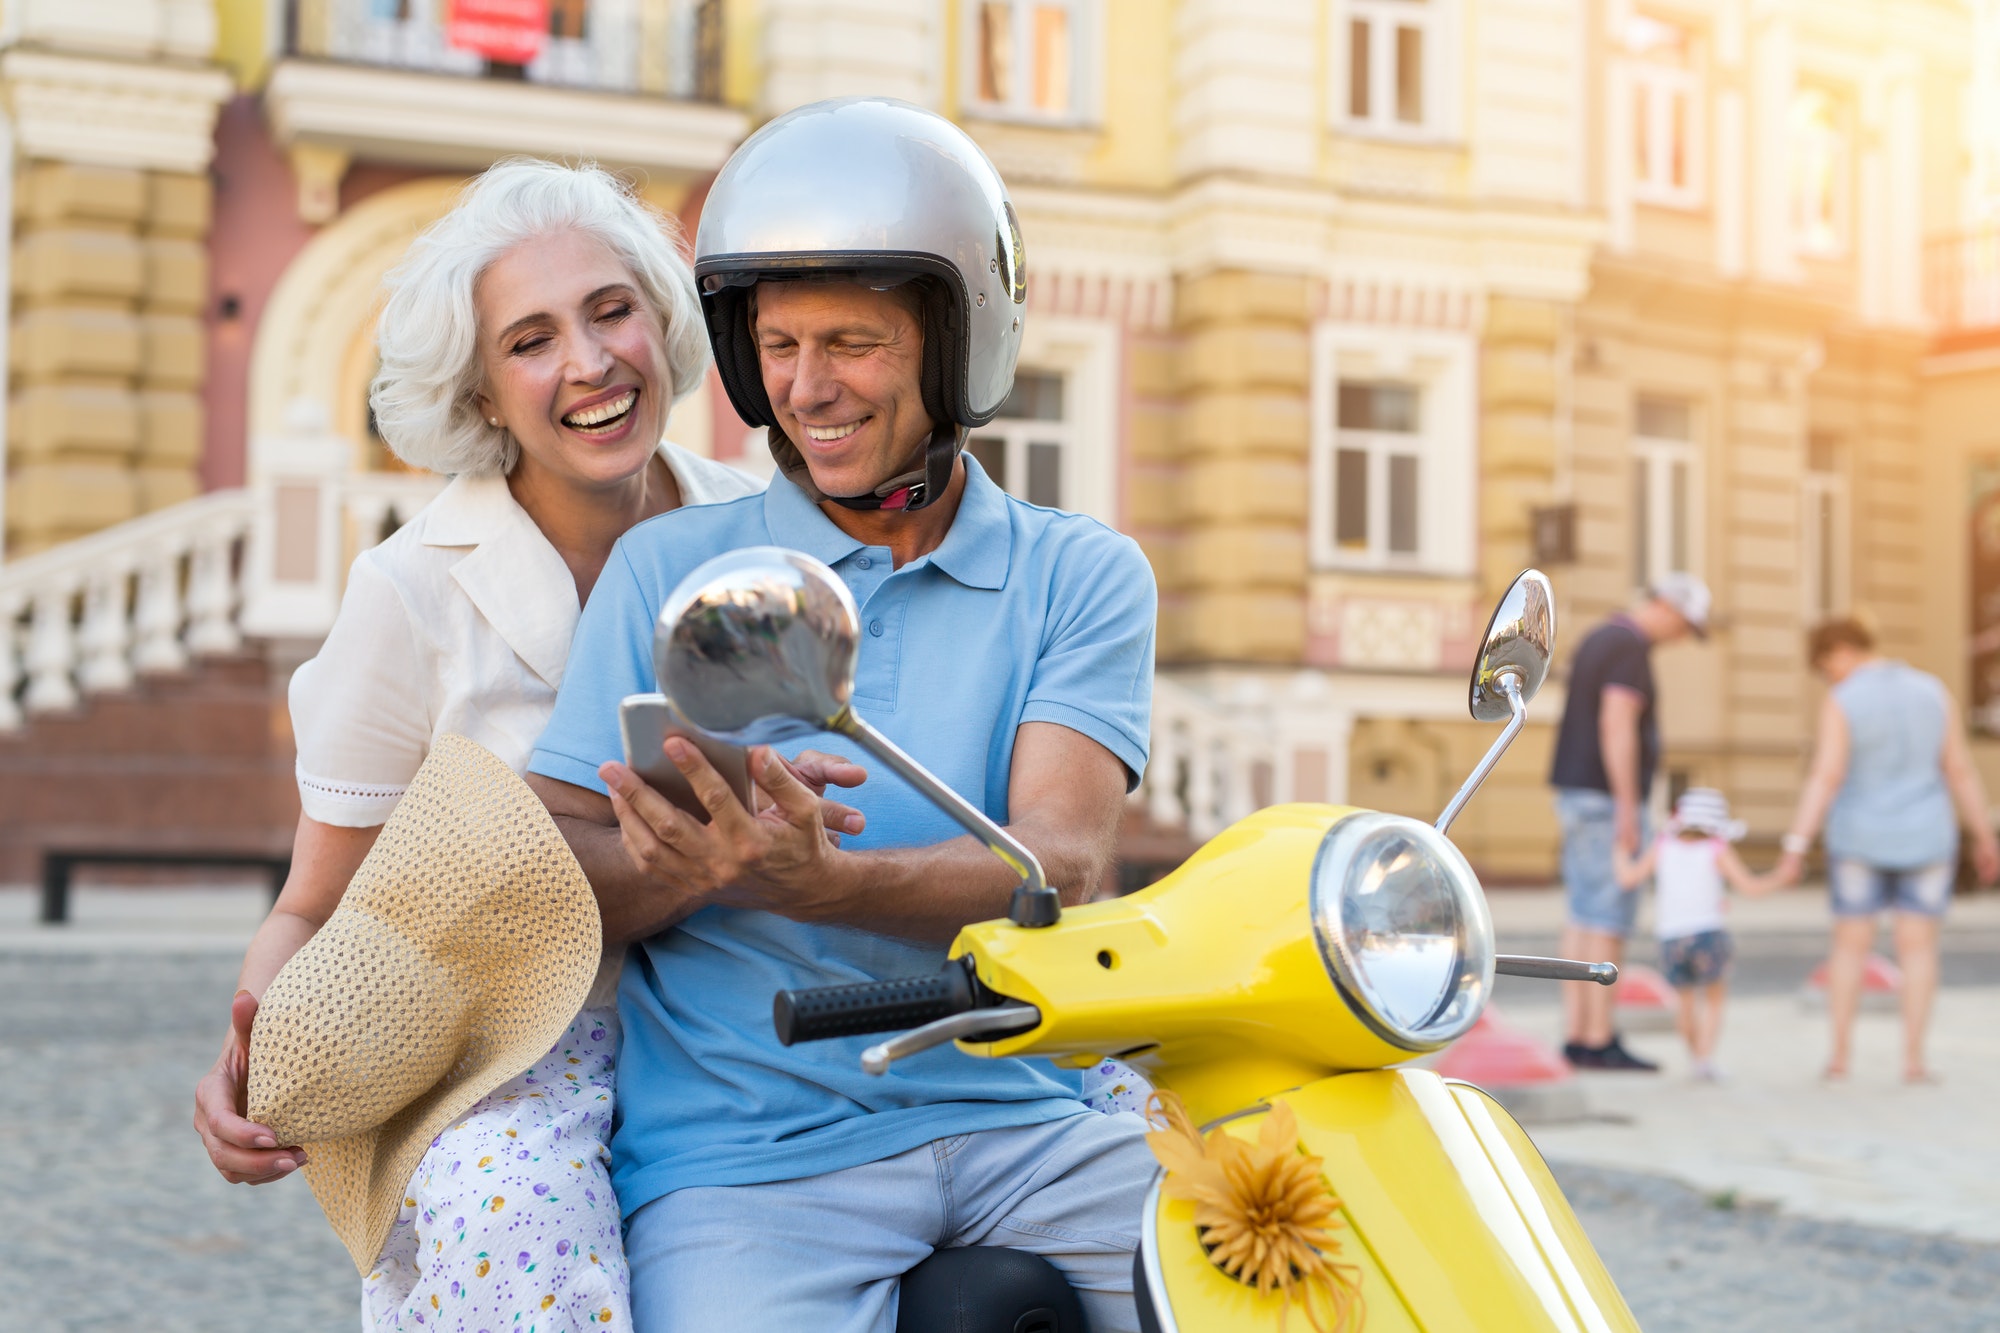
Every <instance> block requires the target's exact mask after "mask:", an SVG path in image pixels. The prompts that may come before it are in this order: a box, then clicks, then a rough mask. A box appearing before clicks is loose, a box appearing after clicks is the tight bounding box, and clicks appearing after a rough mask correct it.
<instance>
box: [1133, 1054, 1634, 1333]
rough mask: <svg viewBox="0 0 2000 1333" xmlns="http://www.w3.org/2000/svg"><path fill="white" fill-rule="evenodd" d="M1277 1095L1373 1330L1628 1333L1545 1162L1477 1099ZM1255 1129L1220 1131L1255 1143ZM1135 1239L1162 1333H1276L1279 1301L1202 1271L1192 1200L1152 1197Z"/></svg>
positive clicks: (1359, 1085)
mask: <svg viewBox="0 0 2000 1333" xmlns="http://www.w3.org/2000/svg"><path fill="white" fill-rule="evenodd" d="M1282 1099H1283V1100H1284V1101H1285V1102H1286V1104H1288V1105H1289V1106H1290V1107H1291V1108H1292V1110H1293V1112H1294V1113H1295V1114H1296V1116H1297V1117H1298V1122H1299V1137H1300V1139H1301V1140H1302V1141H1303V1142H1304V1144H1305V1146H1306V1147H1307V1149H1308V1150H1309V1151H1311V1152H1313V1153H1315V1154H1317V1155H1318V1156H1320V1157H1322V1158H1324V1159H1325V1161H1326V1174H1327V1178H1328V1180H1329V1181H1331V1182H1332V1184H1333V1188H1334V1191H1335V1192H1336V1193H1337V1194H1338V1195H1339V1196H1340V1198H1341V1202H1342V1204H1343V1205H1344V1211H1345V1220H1346V1221H1347V1223H1348V1226H1349V1228H1351V1229H1350V1230H1349V1231H1347V1232H1345V1233H1343V1244H1342V1247H1341V1252H1340V1254H1339V1256H1338V1257H1339V1259H1340V1260H1341V1261H1342V1262H1344V1263H1352V1264H1356V1265H1358V1266H1359V1267H1360V1268H1361V1270H1362V1278H1361V1291H1362V1295H1363V1298H1364V1299H1365V1300H1366V1301H1367V1305H1368V1319H1367V1324H1366V1326H1365V1327H1366V1329H1367V1331H1368V1333H1402V1330H1413V1331H1414V1330H1422V1333H1492V1331H1493V1330H1508V1331H1509V1333H1514V1331H1516V1330H1519V1331H1521V1333H1543V1331H1546V1333H1638V1328H1639V1326H1638V1323H1637V1322H1636V1321H1635V1320H1634V1319H1633V1318H1632V1312H1631V1310H1630V1309H1628V1308H1627V1307H1626V1305H1625V1302H1624V1299H1623V1298H1622V1297H1620V1296H1619V1294H1618V1289H1617V1287H1616V1286H1615V1285H1614V1284H1613V1282H1612V1280H1611V1276H1610V1274H1609V1273H1607V1272H1605V1270H1604V1264H1603V1262H1602V1261H1601V1260H1599V1259H1598V1257H1597V1253H1596V1251H1595V1250H1594V1249H1592V1248H1591V1245H1590V1242H1589V1240H1588V1238H1587V1237H1586V1236H1585V1235H1584V1232H1583V1228H1582V1225H1581V1224H1580V1223H1578V1221H1577V1220H1576V1215H1575V1213H1573V1212H1572V1211H1571V1209H1570V1207H1569V1204H1568V1202H1567V1201H1566V1200H1565V1199H1564V1198H1563V1196H1562V1192H1561V1190H1559V1189H1558V1188H1557V1186H1556V1183H1555V1180H1554V1178H1553V1177H1551V1176H1550V1175H1549V1171H1548V1167H1547V1166H1546V1165H1545V1164H1544V1163H1543V1162H1542V1158H1541V1155H1540V1154H1539V1153H1538V1152H1536V1151H1535V1148H1534V1145H1533V1144H1532V1143H1530V1142H1529V1141H1528V1137H1527V1135H1526V1134H1524V1133H1523V1132H1522V1131H1521V1128H1520V1126H1519V1125H1517V1124H1515V1123H1514V1121H1513V1119H1512V1118H1511V1117H1509V1116H1508V1114H1507V1113H1506V1112H1505V1111H1504V1110H1502V1109H1501V1108H1500V1106H1499V1104H1498V1103H1496V1102H1494V1101H1493V1100H1492V1099H1491V1098H1490V1097H1488V1096H1487V1095H1486V1094H1485V1093H1483V1092H1481V1091H1480V1090H1479V1089H1477V1088H1475V1087H1473V1086H1471V1085H1470V1084H1465V1083H1457V1082H1453V1081H1451V1080H1446V1079H1441V1078H1439V1077H1438V1076H1437V1075H1436V1074H1432V1073H1430V1072H1428V1071H1425V1070H1376V1071H1369V1072H1366V1073H1354V1074H1342V1075H1337V1076H1335V1077H1332V1078H1326V1079H1321V1080H1320V1081H1318V1082H1316V1083H1312V1084H1309V1085H1307V1086H1305V1087H1302V1088H1299V1089H1297V1090H1295V1091H1292V1092H1287V1093H1284V1094H1282ZM1262 1118H1263V1113H1262V1112H1257V1113H1253V1114H1250V1115H1245V1116H1241V1117H1239V1118H1237V1119H1234V1120H1231V1121H1229V1122H1228V1123H1227V1124H1226V1126H1225V1128H1226V1130H1227V1132H1229V1133H1232V1134H1237V1135H1241V1136H1242V1137H1244V1138H1246V1139H1251V1138H1254V1137H1255V1136H1256V1133H1257V1127H1258V1124H1259V1122H1260V1121H1261V1120H1262ZM1146 1230H1147V1235H1148V1244H1149V1246H1150V1247H1151V1254H1152V1256H1153V1261H1152V1263H1151V1264H1150V1265H1149V1268H1150V1269H1151V1271H1153V1272H1155V1273H1156V1274H1157V1276H1158V1282H1159V1284H1160V1285H1161V1286H1163V1287H1164V1288H1165V1295H1166V1302H1165V1303H1166V1305H1167V1307H1168V1310H1169V1311H1170V1313H1168V1312H1167V1311H1162V1325H1163V1327H1165V1328H1167V1329H1170V1330H1178V1333H1223V1331H1225V1330H1237V1329H1276V1328H1277V1327H1278V1319H1279V1315H1280V1312H1281V1309H1282V1306H1283V1302H1282V1300H1281V1299H1279V1298H1277V1297H1275V1296H1270V1297H1259V1296H1257V1295H1256V1294H1255V1293H1253V1292H1252V1291H1250V1289H1249V1288H1247V1287H1244V1286H1243V1285H1241V1284H1240V1283H1238V1282H1235V1281H1234V1280H1232V1279H1230V1278H1229V1277H1227V1276H1225V1275H1224V1274H1223V1273H1222V1272H1221V1271H1220V1270H1218V1269H1217V1268H1216V1267H1215V1265H1213V1264H1212V1263H1210V1262H1209V1261H1208V1257H1207V1255H1206V1254H1205V1253H1204V1252H1203V1250H1202V1248H1201V1244H1200V1239H1199V1236H1198V1234H1197V1233H1196V1230H1195V1227H1194V1205H1193V1204H1191V1203H1187V1202H1183V1201H1180V1200H1175V1199H1168V1198H1165V1197H1164V1196H1156V1203H1155V1205H1154V1208H1153V1213H1152V1216H1151V1217H1150V1218H1149V1219H1148V1226H1147V1228H1146ZM1298 1318H1299V1316H1298V1315H1297V1314H1294V1315H1293V1319H1294V1320H1297V1319H1298ZM1293 1326H1294V1327H1296V1326H1297V1324H1294V1325H1293Z"/></svg>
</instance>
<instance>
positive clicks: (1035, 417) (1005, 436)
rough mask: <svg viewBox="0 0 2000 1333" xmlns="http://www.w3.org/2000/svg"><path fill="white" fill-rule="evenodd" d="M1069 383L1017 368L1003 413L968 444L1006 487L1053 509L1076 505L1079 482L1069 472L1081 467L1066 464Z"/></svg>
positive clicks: (1028, 499)
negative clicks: (1074, 495) (1073, 490)
mask: <svg viewBox="0 0 2000 1333" xmlns="http://www.w3.org/2000/svg"><path fill="white" fill-rule="evenodd" d="M1065 388H1066V386H1065V384H1064V383H1063V377H1062V376H1061V375H1057V374H1052V373H1050V372H1047V371H1038V370H1022V371H1019V372H1017V373H1016V374H1015V376H1014V389H1013V392H1011V393H1009V394H1008V395H1007V401H1006V402H1004V403H1002V404H1001V405H1000V412H999V414H998V415H997V416H995V417H994V418H993V420H991V421H989V422H987V423H986V424H985V425H984V426H981V427H980V428H979V429H978V430H977V431H976V432H974V433H973V435H972V438H971V439H969V440H967V441H966V446H965V447H966V449H967V450H968V451H970V452H971V454H972V456H973V457H974V458H976V459H978V460H979V466H981V467H982V468H985V469H986V475H987V476H989V477H991V478H993V480H994V482H995V483H996V484H997V485H998V486H999V487H1000V489H1002V490H1004V491H1006V492H1007V493H1008V494H1009V495H1014V496H1018V497H1019V498H1020V499H1023V500H1026V501H1027V502H1028V503H1029V504H1036V505H1046V506H1048V507H1049V508H1051V509H1073V508H1075V507H1076V505H1075V502H1074V500H1073V499H1072V497H1071V494H1070V490H1069V488H1068V486H1072V485H1073V482H1070V479H1069V478H1068V477H1067V476H1066V474H1067V473H1071V472H1073V471H1074V470H1075V469H1074V467H1072V466H1066V455H1067V454H1068V453H1069V451H1070V438H1071V430H1070V421H1069V417H1068V416H1067V415H1066V414H1065V413H1064V411H1063V407H1064V403H1063V399H1064V397H1065V394H1064V389H1065ZM1066 483H1067V485H1066Z"/></svg>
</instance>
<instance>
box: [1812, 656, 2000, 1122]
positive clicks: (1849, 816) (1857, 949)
mask: <svg viewBox="0 0 2000 1333" xmlns="http://www.w3.org/2000/svg"><path fill="white" fill-rule="evenodd" d="M1808 655H1809V657H1810V660H1811V662H1812V667H1813V670H1814V671H1816V672H1818V673H1819V675H1820V676H1821V678H1823V679H1824V680H1825V681H1826V683H1827V684H1828V685H1829V686H1830V687H1831V688H1830V689H1828V691H1827V695H1826V702H1825V703H1824V704H1823V705H1822V706H1821V708H1820V714H1819V736H1818V739H1817V741H1816V743H1815V746H1814V752H1813V762H1812V771H1811V772H1810V773H1809V774H1808V775H1807V777H1806V786H1805V791H1804V792H1802V793H1801V794H1800V796H1799V808H1798V813H1797V814H1796V815H1795V816H1793V818H1792V829H1791V832H1789V833H1787V834H1786V835H1785V839H1784V852H1785V855H1784V859H1783V860H1781V861H1780V862H1779V863H1778V871H1777V873H1778V875H1779V877H1780V878H1781V879H1783V880H1785V881H1786V882H1789V883H1796V882H1797V881H1798V879H1799V876H1800V874H1801V873H1802V871H1803V870H1804V868H1805V854H1806V851H1807V849H1808V848H1809V847H1811V846H1812V839H1813V835H1814V834H1815V833H1817V832H1818V831H1819V830H1820V828H1821V827H1822V826H1824V827H1825V829H1826V856H1827V887H1828V897H1829V899H1830V901H1831V904H1832V907H1833V917H1834V921H1833V953H1832V956H1831V958H1830V959H1829V960H1828V965H1827V1008H1828V1011H1829V1012H1830V1014H1831V1016H1832V1019H1833V1053H1832V1055H1831V1056H1830V1057H1829V1058H1828V1060H1827V1065H1826V1077H1827V1078H1828V1079H1829V1080H1831V1079H1840V1078H1845V1077H1846V1076H1847V1057H1848V1046H1849V1039H1850V1037H1852V1035H1853V1032H1854V1014H1855V1010H1856V1009H1857V1008H1858V1007H1859V1003H1860V998H1861V977H1862V971H1863V968H1864V967H1865V965H1866V963H1867V961H1868V950H1869V948H1870V947H1871V946H1872V945H1873V944H1874V942H1875V926H1876V920H1877V918H1878V917H1879V916H1880V914H1881V913H1882V912H1883V911H1884V910H1885V909H1888V908H1891V907H1893V908H1894V909H1895V912H1896V955H1897V958H1898V959H1899V960H1900V962H1901V964H1902V968H1903V1078H1904V1080H1905V1081H1906V1082H1910V1083H1924V1082H1929V1081H1931V1080H1932V1075H1931V1073H1930V1071H1929V1069H1928V1068H1927V1067H1926V1066H1925V1064H1924V1030H1925V1028H1926V1027H1927V1026H1928V1025H1929V1022H1930V1010H1931V1000H1932V997H1933V996H1934V995H1935V994H1936V993H1937V974H1938V927H1939V925H1940V923H1941V922H1942V920H1943V918H1944V910H1945V906H1946V905H1947V904H1948V903H1949V902H1950V901H1951V883H1952V876H1953V871H1954V870H1955V868H1956V866H1957V864H1958V830H1959V825H1960V824H1961V823H1963V824H1964V826H1965V828H1966V829H1967V830H1969V831H1970V833H1971V836H1972V840H1973V847H1972V858H1973V866H1974V867H1975V869H1976V870H1977V871H1978V874H1979V878H1980V880H1981V881H1982V882H1988V883H1990V882H1991V881H1992V880H1993V879H1994V878H1995V876H1996V875H2000V842H1996V840H1995V838H1994V835H1993V829H1992V826H1991V825H1990V824H1989V823H1988V820H1987V814H1986V790H1985V787H1984V785H1983V784H1982V783H1981V782H1980V780H1979V771H1978V770H1977V769H1976V768H1974V767H1973V765H1972V757H1971V755H1970V754H1969V753H1968V751H1967V749H1966V744H1965V735H1964V733H1963V732H1962V731H1961V730H1960V728H1959V721H1958V707H1957V705H1956V704H1954V703H1953V702H1952V699H1951V695H1950V694H1949V693H1948V692H1947V691H1946V690H1945V687H1944V684H1943V682H1941V681H1940V680H1938V678H1937V677H1935V676H1932V675H1928V674H1926V673H1925V672H1922V671H1918V670H1917V669H1916V668H1914V667H1912V666H1909V665H1908V664H1907V663H1903V662H1896V661H1891V660H1889V659H1887V658H1884V657H1879V656H1877V655H1876V653H1875V640H1874V638H1873V636H1871V635H1870V634H1869V633H1868V631H1867V629H1866V628H1865V627H1863V626H1862V625H1861V624H1860V622H1858V621H1855V620H1852V619H1846V620H1832V621H1828V622H1827V623H1825V624H1823V625H1821V626H1819V627H1818V628H1817V629H1815V630H1813V632H1812V636H1811V638H1810V640H1809V646H1808Z"/></svg>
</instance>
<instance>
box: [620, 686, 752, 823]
mask: <svg viewBox="0 0 2000 1333" xmlns="http://www.w3.org/2000/svg"><path fill="white" fill-rule="evenodd" d="M618 729H619V731H620V732H621V733H623V735H624V738H625V764H626V767H628V768H630V769H631V770H632V771H633V772H635V773H637V774H638V775H639V776H640V777H642V778H644V779H645V780H646V783H647V785H648V786H650V787H652V788H653V790H655V791H657V792H659V793H660V795H662V796H664V797H666V798H667V799H668V800H670V801H672V802H673V803H674V804H675V805H677V806H679V807H680V808H681V809H683V810H685V811H687V812H688V813H689V814H691V815H693V816H694V817H695V818H696V819H699V820H700V821H701V822H702V823H704V824H706V823H707V822H708V807H707V806H705V805H703V804H702V803H701V798H700V797H699V796H696V795H695V794H694V788H693V787H691V786H689V785H688V780H687V779H686V778H685V777H683V776H682V775H681V771H680V770H679V769H678V768H675V767H674V763H673V760H671V759H669V758H667V755H666V751H665V750H663V749H662V748H661V747H662V746H664V745H665V744H666V743H667V737H669V736H679V737H680V738H681V739H682V740H684V741H686V742H687V743H688V744H690V745H692V746H694V748H695V749H697V750H699V751H701V753H702V754H703V755H704V756H706V757H707V759H708V762H709V763H711V764H713V765H715V771H716V772H718V773H720V774H721V775H722V780H723V781H724V782H726V783H728V784H729V789H730V790H731V791H733V792H735V793H736V799H737V800H739V801H741V802H743V808H744V809H745V810H755V809H756V808H757V807H756V806H755V805H753V804H752V803H751V798H750V752H749V751H747V750H745V749H743V748H742V747H741V746H737V745H731V744H729V743H728V742H726V741H719V740H716V739H715V738H714V737H713V736H710V735H708V734H707V733H706V732H704V731H702V730H701V729H700V728H699V727H697V726H695V725H694V724H693V723H691V722H689V721H688V720H687V719H686V718H684V717H682V716H681V715H680V711H679V710H678V709H676V708H675V707H674V706H673V704H671V703H669V702H668V700H667V696H666V695H664V694H628V695H626V696H625V698H624V699H623V700H621V701H620V702H619V704H618Z"/></svg>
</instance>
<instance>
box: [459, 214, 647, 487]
mask: <svg viewBox="0 0 2000 1333" xmlns="http://www.w3.org/2000/svg"><path fill="white" fill-rule="evenodd" d="M473 306H474V309H475V310H476V312H477V314H478V318H479V364H480V368H481V370H482V372H483V379H484V383H483V385H482V386H481V390H480V393H479V411H480V414H481V415H482V416H484V417H485V418H486V419H487V421H488V423H489V424H490V423H493V422H495V421H497V422H499V423H500V424H501V425H502V426H504V427H505V428H506V429H507V431H508V432H509V433H510V434H511V435H512V436H513V437H514V439H515V441H516V442H517V443H518V444H519V445H520V446H521V463H520V466H522V467H531V468H535V469H537V470H540V471H543V472H547V473H549V474H551V476H552V478H553V479H558V480H561V481H563V482H566V483H568V484H570V485H580V486H584V487H589V488H596V487H600V486H606V485H615V484H617V483H619V482H623V481H626V480H628V479H629V478H631V477H633V476H634V475H636V474H637V473H639V472H640V471H642V470H643V469H644V468H645V466H646V464H647V463H648V462H649V461H651V459H652V457H653V452H654V450H655V449H657V448H658V447H659V443H660V438H661V436H662V435H663V434H664V433H665V431H666V424H667V414H668V411H669V409H670V408H671V405H672V403H671V400H672V397H673V380H672V376H671V372H670V371H669V370H668V367H667V353H666V340H665V338H664V336H663V334H662V331H661V328H660V315H659V312H658V311H657V310H655V309H654V308H653V306H652V305H651V303H650V302H648V301H647V300H646V296H645V293H644V291H643V290H642V289H641V288H640V286H639V283H638V281H637V280H636V279H635V278H634V277H633V275H632V271H631V270H630V269H629V268H627V267H626V266H625V263H624V261H623V260H621V259H620V258H619V257H618V256H617V255H616V254H615V253H614V252H613V251H612V250H611V249H610V247H608V246H606V245H605V244H604V243H603V242H602V241H600V240H598V239H597V238H596V237H594V236H589V235H586V234H584V233H582V232H576V231H562V232H556V233H553V234H551V235H548V236H541V237H537V238H535V239H533V240H528V241H523V242H521V244H519V245H517V246H515V247H514V248H513V249H511V250H509V251H508V252H507V253H505V254H504V255H502V256H500V258H499V259H497V260H495V261H494V262H493V264H492V265H491V266H490V267H488V268H487V270H486V272H485V273H483V274H481V275H480V278H479V282H478V285H477V286H475V287H474V289H473Z"/></svg>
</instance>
